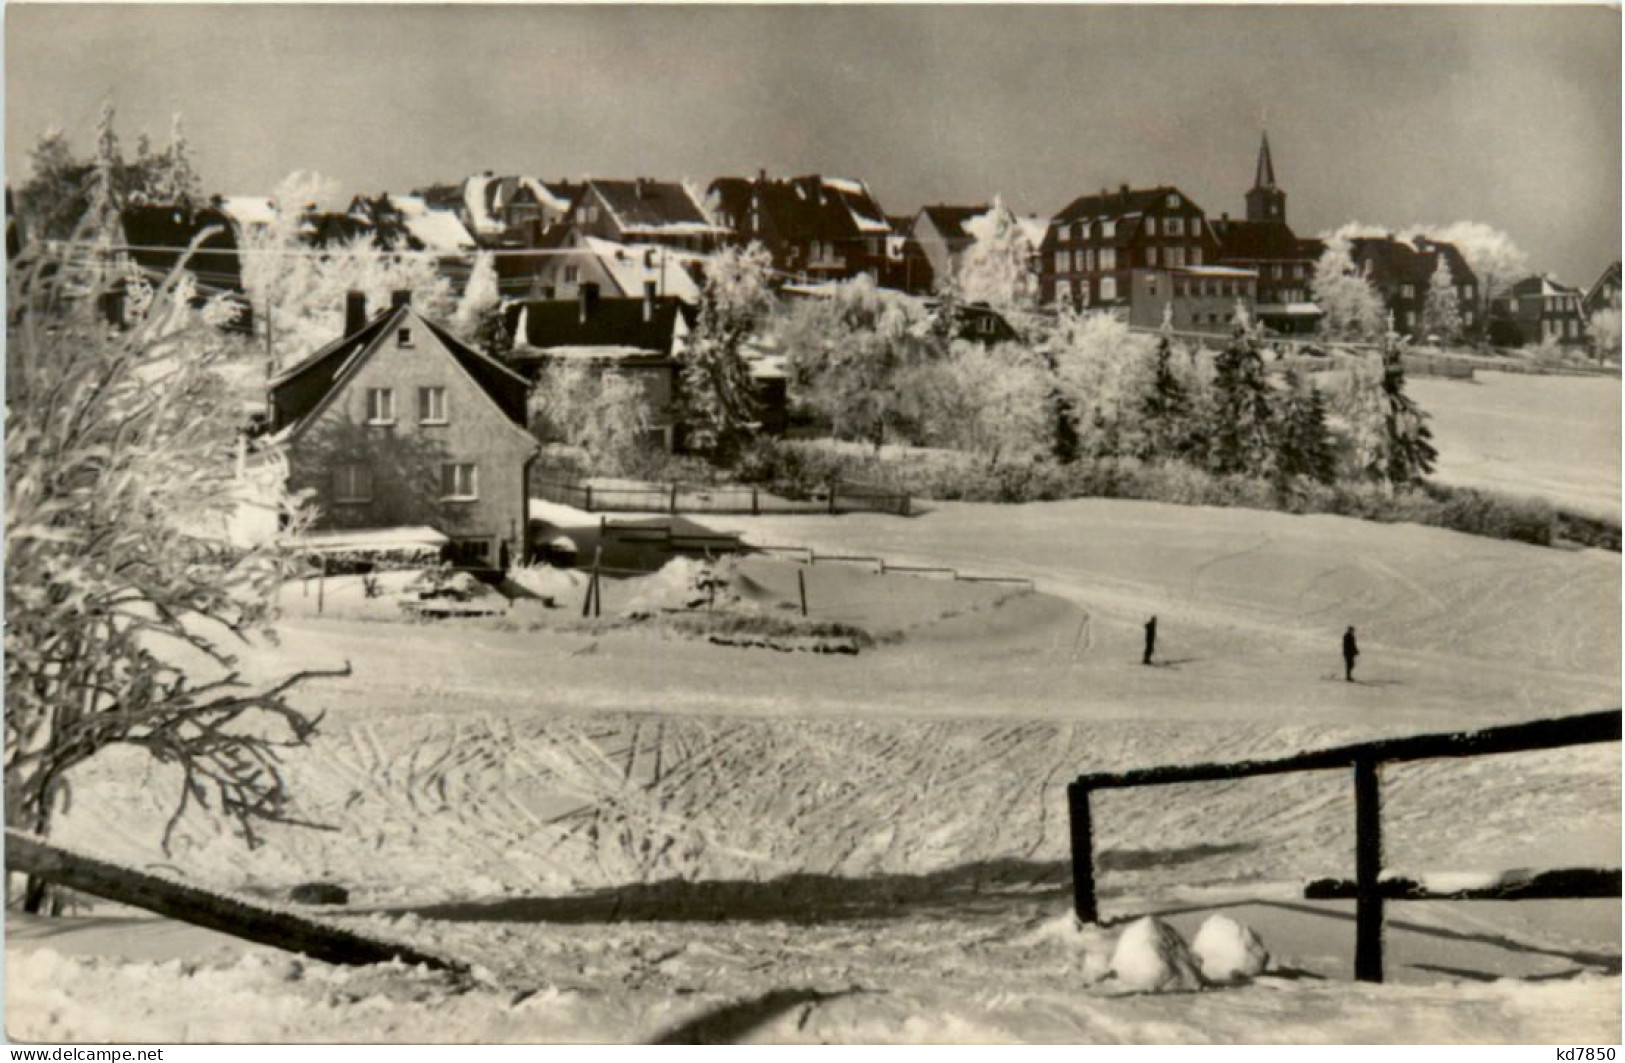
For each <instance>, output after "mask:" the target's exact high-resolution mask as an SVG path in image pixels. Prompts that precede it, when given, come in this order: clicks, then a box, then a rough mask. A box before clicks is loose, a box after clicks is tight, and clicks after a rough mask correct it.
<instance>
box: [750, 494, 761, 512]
mask: <svg viewBox="0 0 1625 1063" xmlns="http://www.w3.org/2000/svg"><path fill="white" fill-rule="evenodd" d="M750 515H751V516H753V517H760V516H761V515H762V499H761V496H760V494H759V493H758V492H757V489H756V488H754V487H752V488H751V489H750Z"/></svg>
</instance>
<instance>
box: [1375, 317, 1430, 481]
mask: <svg viewBox="0 0 1625 1063" xmlns="http://www.w3.org/2000/svg"><path fill="white" fill-rule="evenodd" d="M1404 354H1405V345H1404V341H1403V340H1402V339H1401V338H1400V337H1399V334H1398V333H1396V332H1394V330H1393V328H1392V326H1390V327H1389V329H1388V334H1387V335H1386V336H1384V337H1383V343H1382V396H1383V403H1384V410H1383V436H1384V444H1385V445H1384V448H1383V450H1384V453H1383V463H1382V467H1381V468H1380V469H1379V470H1375V471H1377V472H1378V473H1379V474H1380V476H1381V477H1382V478H1383V479H1385V480H1387V481H1388V482H1389V483H1390V484H1393V485H1395V486H1396V487H1405V486H1412V485H1415V484H1419V483H1421V482H1422V479H1423V478H1424V477H1425V476H1427V475H1428V474H1429V473H1431V472H1432V471H1433V465H1434V462H1435V461H1437V460H1438V457H1439V452H1438V450H1437V449H1435V448H1434V446H1433V432H1432V430H1431V429H1429V428H1428V425H1427V414H1426V413H1424V412H1423V411H1422V408H1421V407H1420V406H1418V405H1417V404H1416V401H1415V400H1414V399H1412V398H1411V397H1410V396H1409V395H1407V394H1406V393H1405V357H1404Z"/></svg>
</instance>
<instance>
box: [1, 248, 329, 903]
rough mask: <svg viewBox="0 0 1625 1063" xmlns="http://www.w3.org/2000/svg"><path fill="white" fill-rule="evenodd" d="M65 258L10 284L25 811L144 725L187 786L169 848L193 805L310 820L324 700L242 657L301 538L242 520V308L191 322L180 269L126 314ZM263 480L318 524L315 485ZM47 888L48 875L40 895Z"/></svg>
mask: <svg viewBox="0 0 1625 1063" xmlns="http://www.w3.org/2000/svg"><path fill="white" fill-rule="evenodd" d="M42 265H46V266H49V267H53V268H49V269H43V270H42V268H41V266H42ZM54 265H55V264H54V263H42V262H41V261H39V260H30V259H29V258H28V257H26V255H25V258H24V259H20V260H19V261H18V262H17V263H14V265H13V269H12V271H11V278H10V286H9V287H10V294H11V305H10V309H11V311H12V315H13V317H12V323H11V325H10V327H9V328H8V333H7V340H8V342H7V348H8V351H7V355H8V363H9V364H8V372H7V378H6V384H7V396H6V397H7V409H8V414H7V418H6V504H5V542H6V551H5V554H6V556H5V567H6V588H5V600H6V630H5V657H6V664H5V667H6V711H5V737H6V740H5V786H6V791H5V793H6V822H7V825H8V826H11V827H15V828H18V829H21V830H25V831H28V832H31V833H35V834H41V835H46V834H49V833H50V832H51V830H52V826H53V820H54V817H55V815H56V814H57V813H58V812H59V811H60V810H61V809H62V808H64V807H65V806H66V804H67V801H68V798H69V790H70V786H71V784H72V780H73V778H74V774H75V771H76V769H77V768H79V767H80V766H81V765H83V764H84V763H85V762H86V761H88V760H90V759H92V758H94V757H96V756H98V755H99V754H100V753H102V752H103V751H104V750H107V749H109V748H110V747H114V746H125V747H129V748H133V749H137V750H142V751H144V752H145V753H147V754H148V755H149V756H151V757H152V758H154V759H155V760H156V761H157V762H158V763H159V764H160V765H163V766H164V768H165V769H166V771H165V774H164V775H161V776H160V781H161V782H162V783H163V784H164V785H169V784H170V783H173V784H174V785H175V786H176V789H177V804H176V807H175V810H174V814H173V816H172V818H171V819H170V821H169V826H168V828H167V829H166V830H165V833H164V844H165V846H166V847H167V845H168V843H169V840H170V836H171V834H172V832H173V830H174V829H175V827H176V826H177V825H178V824H179V823H180V822H181V820H182V817H183V814H184V813H185V812H186V811H187V810H188V809H189V808H191V807H193V806H194V805H198V806H202V807H205V808H207V807H209V806H211V805H212V806H214V808H215V810H217V811H218V812H219V813H220V814H222V815H223V816H224V817H226V819H227V820H228V821H229V822H231V823H232V824H233V825H234V826H235V827H236V829H237V830H238V831H239V832H240V833H241V835H242V836H243V838H244V839H245V840H246V841H247V842H248V843H249V844H251V845H252V844H256V843H257V841H258V840H259V827H260V825H261V824H263V823H266V822H282V823H291V822H295V820H294V818H293V815H292V812H291V806H290V800H291V797H292V795H291V794H290V792H289V790H288V787H287V784H286V781H285V779H284V776H283V774H282V771H281V767H280V758H281V755H282V753H283V751H284V750H286V749H289V748H293V747H297V746H301V745H303V744H305V743H306V741H307V740H308V739H309V738H310V736H311V735H312V734H313V733H314V731H315V728H316V725H317V720H316V719H315V718H312V717H311V716H310V715H308V714H307V713H305V712H304V711H302V710H300V709H298V708H295V707H294V706H293V705H292V704H290V703H289V701H288V700H287V696H286V695H287V693H288V691H289V690H290V688H291V687H292V686H293V685H294V684H296V683H297V682H298V681H299V680H300V679H301V678H303V677H304V674H299V675H293V676H289V677H287V678H285V679H282V680H278V681H273V682H270V683H268V684H267V683H262V682H250V681H248V680H247V679H246V678H245V677H244V676H243V675H242V674H241V672H240V671H239V670H238V667H237V661H236V658H235V657H234V652H235V648H236V647H237V646H238V645H239V644H240V643H241V641H242V640H245V639H247V638H249V637H250V636H251V635H253V634H254V633H256V632H259V631H263V630H264V628H265V627H266V625H267V623H268V620H269V617H270V615H271V608H272V605H273V594H274V591H275V588H276V587H277V586H278V585H279V583H280V582H281V580H282V579H283V578H284V577H285V575H286V574H287V573H288V570H289V566H290V560H291V559H290V557H289V555H288V554H287V552H286V546H285V540H284V539H283V538H282V537H279V536H274V535H273V536H272V537H270V538H267V539H264V540H261V541H259V542H247V541H243V540H241V539H237V538H235V537H234V536H233V535H232V531H231V529H232V527H233V523H234V519H235V517H236V516H237V511H238V508H239V506H240V505H241V504H242V502H243V491H244V488H245V484H246V481H245V480H243V479H240V478H239V477H238V476H237V474H236V464H237V463H236V461H235V454H236V452H237V446H238V445H239V440H240V436H239V432H240V426H239V425H238V424H237V423H236V417H237V415H238V413H239V408H238V407H237V406H236V404H235V403H232V402H230V401H228V400H227V398H226V394H227V392H226V390H225V386H224V384H223V382H222V379H221V373H220V371H221V370H223V369H225V368H227V366H225V365H224V363H223V359H225V358H226V357H227V356H228V355H229V353H230V351H232V350H233V349H234V348H232V347H231V346H230V345H229V344H228V342H227V341H225V340H222V339H221V338H220V336H219V334H218V333H217V332H216V331H215V329H214V328H213V327H212V326H211V324H210V321H211V315H218V314H219V313H221V312H224V313H229V312H230V311H229V308H221V307H218V306H214V307H206V308H205V309H204V311H203V312H201V313H198V314H192V315H191V316H192V318H193V320H192V327H190V328H184V329H178V330H177V329H175V328H173V327H172V326H173V322H174V320H175V316H176V315H178V314H180V315H184V314H189V313H190V310H189V308H188V306H187V302H186V299H185V298H184V297H183V293H182V292H181V291H180V290H179V289H178V287H177V285H178V284H179V283H180V274H179V273H178V272H177V273H175V274H172V275H171V276H170V278H169V280H168V281H166V282H165V283H163V284H161V285H159V286H158V287H157V288H156V290H155V292H154V294H153V297H152V298H151V299H150V300H149V301H148V302H147V303H146V304H145V305H144V306H143V307H142V308H141V310H140V311H139V312H132V313H131V315H130V316H129V327H128V328H126V329H123V330H109V329H108V328H106V326H105V325H104V324H103V323H101V322H99V321H98V320H96V319H95V317H94V315H93V313H92V310H91V308H90V304H91V303H93V302H94V300H93V299H92V300H82V299H74V300H69V299H67V298H65V296H66V295H67V294H68V292H69V286H72V287H73V288H74V289H78V288H79V287H80V286H81V285H83V284H85V283H86V282H87V278H86V277H85V276H84V275H75V274H74V272H73V271H70V270H56V269H54ZM91 294H92V295H94V294H95V289H94V288H92V289H91ZM261 489H262V491H263V492H264V493H262V494H260V495H259V496H258V497H257V499H256V501H258V502H259V503H261V504H262V505H268V506H271V507H273V508H274V509H276V510H279V511H280V512H281V514H282V516H283V517H284V519H285V520H286V521H287V522H288V526H289V529H290V530H292V531H297V530H298V529H299V528H300V527H301V526H302V522H303V515H302V510H301V508H300V506H299V505H298V502H297V500H295V499H292V498H290V497H288V496H287V495H286V493H285V492H284V491H283V490H282V489H281V488H280V486H279V485H277V484H276V483H274V482H272V483H267V484H262V485H261ZM46 900H47V898H46V890H45V886H44V884H43V883H41V882H38V881H34V882H31V883H30V884H29V888H28V890H27V893H26V896H25V898H24V906H25V908H27V909H28V910H30V911H39V910H41V909H42V908H44V907H45V906H46Z"/></svg>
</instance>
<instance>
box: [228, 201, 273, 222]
mask: <svg viewBox="0 0 1625 1063" xmlns="http://www.w3.org/2000/svg"><path fill="white" fill-rule="evenodd" d="M220 211H221V213H223V214H225V215H226V216H227V217H229V218H230V219H231V220H232V221H234V222H236V223H237V224H238V225H241V226H243V227H244V228H251V227H253V226H255V225H270V224H272V223H273V222H275V221H276V219H277V209H276V202H275V201H274V200H272V199H271V198H270V197H269V196H222V197H221V198H220Z"/></svg>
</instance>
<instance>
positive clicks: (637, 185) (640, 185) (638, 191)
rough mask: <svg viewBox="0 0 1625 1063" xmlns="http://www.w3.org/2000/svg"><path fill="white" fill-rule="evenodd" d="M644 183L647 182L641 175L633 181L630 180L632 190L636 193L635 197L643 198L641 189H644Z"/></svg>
mask: <svg viewBox="0 0 1625 1063" xmlns="http://www.w3.org/2000/svg"><path fill="white" fill-rule="evenodd" d="M646 183H647V182H645V181H644V179H643V178H641V177H640V178H638V179H637V180H636V181H634V182H632V188H633V190H634V191H635V192H636V194H637V197H638V198H639V199H642V198H643V189H644V185H645V184H646Z"/></svg>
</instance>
